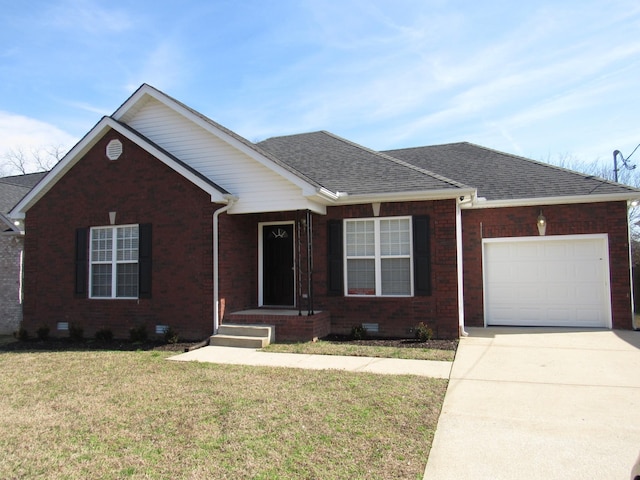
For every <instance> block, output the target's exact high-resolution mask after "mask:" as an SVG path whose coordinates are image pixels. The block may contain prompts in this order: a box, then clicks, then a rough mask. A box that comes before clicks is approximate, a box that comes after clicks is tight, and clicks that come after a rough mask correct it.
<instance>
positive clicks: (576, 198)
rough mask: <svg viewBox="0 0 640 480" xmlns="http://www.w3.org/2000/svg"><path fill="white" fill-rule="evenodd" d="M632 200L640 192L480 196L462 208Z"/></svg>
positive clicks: (639, 196)
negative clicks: (501, 198)
mask: <svg viewBox="0 0 640 480" xmlns="http://www.w3.org/2000/svg"><path fill="white" fill-rule="evenodd" d="M632 201H640V192H628V193H608V194H601V195H571V196H563V197H538V198H515V199H504V200H486V199H483V198H482V197H479V198H477V199H476V200H475V201H474V202H471V203H466V204H461V206H460V208H462V209H463V210H474V209H480V208H507V207H529V206H538V205H560V204H578V203H602V202H632Z"/></svg>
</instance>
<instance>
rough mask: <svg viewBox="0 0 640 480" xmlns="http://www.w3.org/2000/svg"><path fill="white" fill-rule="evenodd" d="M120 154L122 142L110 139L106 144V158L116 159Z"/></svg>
mask: <svg viewBox="0 0 640 480" xmlns="http://www.w3.org/2000/svg"><path fill="white" fill-rule="evenodd" d="M120 155H122V142H121V141H120V140H111V141H110V142H109V143H108V144H107V158H108V159H109V160H117V159H119V158H120Z"/></svg>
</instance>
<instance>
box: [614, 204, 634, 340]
mask: <svg viewBox="0 0 640 480" xmlns="http://www.w3.org/2000/svg"><path fill="white" fill-rule="evenodd" d="M634 203H637V202H628V203H627V245H629V290H630V292H629V293H630V295H629V296H630V297H631V328H632V329H633V330H639V329H640V325H638V323H639V322H638V321H637V320H636V301H635V291H634V290H635V287H634V280H635V279H634V278H633V277H634V275H633V270H634V265H633V252H632V251H631V224H630V220H631V208H632V207H633V206H634ZM639 268H640V267H639ZM611 324H612V325H613V312H611Z"/></svg>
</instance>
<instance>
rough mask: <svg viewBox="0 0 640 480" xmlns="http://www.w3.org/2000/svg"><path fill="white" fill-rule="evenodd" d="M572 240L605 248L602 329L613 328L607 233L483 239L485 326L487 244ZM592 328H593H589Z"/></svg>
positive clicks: (486, 324) (484, 308) (486, 323)
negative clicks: (600, 243)
mask: <svg viewBox="0 0 640 480" xmlns="http://www.w3.org/2000/svg"><path fill="white" fill-rule="evenodd" d="M571 240H599V241H600V242H602V246H603V253H604V257H603V262H604V263H603V268H604V271H603V277H604V278H603V279H602V280H603V286H602V288H603V293H604V299H605V300H604V301H605V305H603V307H604V308H605V315H606V317H605V322H606V326H605V327H601V328H608V329H611V328H613V309H612V301H611V265H610V262H609V258H610V250H609V235H608V234H607V233H587V234H576V235H548V236H538V237H536V236H533V237H531V236H530V237H498V238H483V239H482V303H483V317H484V326H485V328H486V327H488V326H489V325H488V317H487V313H488V306H487V261H486V248H487V244H492V243H493V244H495V243H515V242H554V241H555V242H558V241H571ZM588 328H591V327H588Z"/></svg>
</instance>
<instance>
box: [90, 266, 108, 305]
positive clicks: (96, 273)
mask: <svg viewBox="0 0 640 480" xmlns="http://www.w3.org/2000/svg"><path fill="white" fill-rule="evenodd" d="M91 296H92V297H110V296H111V264H99V265H91Z"/></svg>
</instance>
